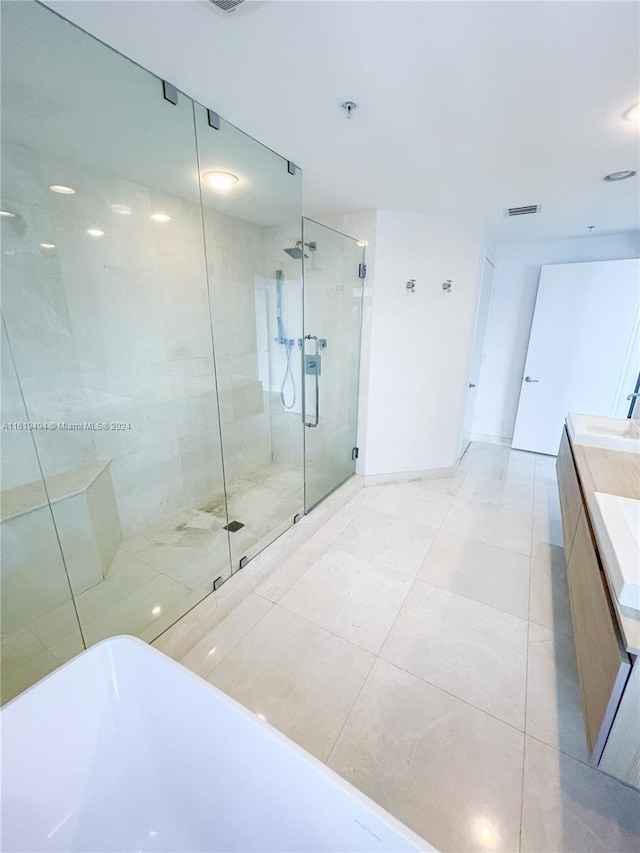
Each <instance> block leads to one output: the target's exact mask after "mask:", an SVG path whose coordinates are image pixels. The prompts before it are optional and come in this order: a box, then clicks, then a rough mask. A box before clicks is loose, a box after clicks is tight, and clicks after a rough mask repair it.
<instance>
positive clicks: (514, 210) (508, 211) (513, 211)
mask: <svg viewBox="0 0 640 853" xmlns="http://www.w3.org/2000/svg"><path fill="white" fill-rule="evenodd" d="M541 210H542V205H541V204H525V205H524V206H523V207H505V209H504V215H505V216H526V215H527V214H528V213H540V211H541Z"/></svg>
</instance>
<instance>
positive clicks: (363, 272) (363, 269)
mask: <svg viewBox="0 0 640 853" xmlns="http://www.w3.org/2000/svg"><path fill="white" fill-rule="evenodd" d="M366 277H367V265H366V264H359V266H358V278H366Z"/></svg>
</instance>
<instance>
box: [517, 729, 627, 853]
mask: <svg viewBox="0 0 640 853" xmlns="http://www.w3.org/2000/svg"><path fill="white" fill-rule="evenodd" d="M521 849H522V851H523V853H532V851H538V852H539V853H551V851H553V853H635V851H637V850H640V792H639V791H635V790H633V789H632V788H628V787H626V786H625V785H623V784H622V783H621V782H617V781H616V780H615V779H612V778H611V777H609V776H606V775H605V774H604V773H601V772H600V771H599V770H595V769H594V768H592V767H588V766H587V765H585V764H582V763H581V762H579V761H576V760H575V759H573V758H570V757H569V756H567V755H563V754H562V753H560V752H557V751H556V750H555V749H553V748H552V747H550V746H546V745H545V744H543V743H540V742H539V741H537V740H533V739H532V738H529V737H528V738H527V739H526V745H525V769H524V796H523V814H522V848H521Z"/></svg>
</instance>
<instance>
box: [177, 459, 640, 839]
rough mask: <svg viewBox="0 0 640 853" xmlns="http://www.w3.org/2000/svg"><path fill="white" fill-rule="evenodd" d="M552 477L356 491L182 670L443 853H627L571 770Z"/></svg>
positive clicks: (586, 773) (616, 804)
mask: <svg viewBox="0 0 640 853" xmlns="http://www.w3.org/2000/svg"><path fill="white" fill-rule="evenodd" d="M554 463H555V460H554V459H551V458H548V457H539V456H535V455H533V454H527V453H522V452H517V451H510V450H509V449H508V448H505V447H500V446H493V445H483V444H475V443H474V444H473V445H472V446H471V447H470V449H469V451H468V452H467V454H466V455H465V457H464V459H463V460H462V463H461V465H460V468H459V470H458V472H457V473H456V474H455V475H453V476H450V477H441V478H433V479H428V480H421V481H417V482H411V483H402V484H394V485H383V486H375V487H368V488H364V489H362V490H360V491H359V492H358V493H357V494H356V495H355V497H353V498H352V499H351V500H350V501H349V502H348V503H347V504H346V505H345V506H344V507H343V508H342V509H340V510H339V511H338V512H337V513H336V514H335V515H334V516H333V517H332V518H330V519H329V521H328V522H327V523H326V524H325V525H324V526H323V527H321V528H320V530H319V531H318V532H317V533H315V534H314V535H313V536H311V538H309V539H308V540H307V541H306V542H305V543H304V544H303V545H302V547H300V548H299V549H298V550H297V551H296V552H295V553H294V555H293V556H291V557H289V558H288V559H286V560H285V561H284V562H283V563H282V564H281V565H279V566H278V568H277V569H276V570H275V571H274V572H273V573H272V574H271V575H270V576H269V577H267V579H266V580H264V581H263V582H262V584H261V585H260V586H259V587H258V588H257V590H256V591H255V592H253V593H252V594H251V595H249V597H247V598H245V600H244V601H243V602H242V603H241V604H240V605H239V606H237V607H236V608H235V610H233V611H231V613H230V614H229V615H228V616H227V617H226V618H225V619H224V620H223V621H222V622H220V623H219V624H218V625H217V627H215V628H214V629H213V630H212V631H211V632H210V633H209V634H207V635H206V636H205V637H204V638H203V639H200V641H199V642H198V643H197V644H196V645H194V646H193V647H192V648H190V649H188V650H187V651H186V652H185V650H184V647H183V648H182V650H181V654H180V659H181V660H182V662H183V663H184V664H185V665H186V666H188V667H190V668H191V669H193V670H194V671H195V672H197V673H199V674H200V675H202V676H203V677H205V678H207V679H208V680H209V681H210V682H212V683H213V684H215V685H216V686H218V687H219V688H221V689H222V690H224V691H225V692H227V693H229V694H230V695H231V696H233V697H235V698H236V699H238V700H239V701H240V702H242V703H243V704H244V705H246V706H247V707H249V708H251V709H252V710H253V711H255V712H256V713H257V714H260V715H261V716H263V717H264V718H266V719H267V720H268V721H269V722H270V723H272V724H273V725H274V726H275V727H276V728H278V729H280V730H281V731H283V732H284V733H285V734H287V735H288V736H289V737H291V738H292V739H293V740H295V741H296V742H298V743H299V744H301V745H302V746H303V747H305V748H306V749H308V750H309V751H310V752H311V753H313V754H314V755H316V756H317V757H318V758H320V759H321V760H322V761H324V762H326V763H327V764H328V765H329V766H330V767H332V768H333V769H334V770H336V771H337V772H338V773H340V774H341V775H342V776H344V777H345V778H346V779H348V780H349V781H351V782H352V783H353V784H354V785H356V786H357V787H359V788H360V789H361V790H363V791H364V792H365V793H367V794H368V795H369V796H371V797H372V798H373V799H374V800H376V801H377V802H379V803H380V804H381V805H382V806H384V807H385V808H386V809H388V810H389V811H390V812H392V813H393V814H394V815H396V816H397V817H398V818H400V819H401V820H402V821H404V822H405V823H406V824H408V825H409V826H410V827H411V828H413V829H414V830H415V831H417V832H418V833H419V834H421V835H422V836H423V837H424V838H425V839H427V840H428V841H430V842H431V843H432V844H434V845H435V846H436V847H438V848H439V849H441V850H442V851H472V850H506V851H517V850H523V851H579V853H595V851H607V853H613V852H614V851H617V853H621V851H625V853H627V851H628V853H631V851H638V850H640V793H639V792H637V791H634V790H632V789H630V788H628V787H625V786H624V785H622V784H621V783H619V782H617V781H615V780H613V779H611V778H609V777H607V776H605V775H604V774H602V773H600V772H598V771H597V770H594V769H593V768H591V767H589V766H588V765H587V764H586V763H585V762H586V745H585V741H584V735H583V728H582V712H581V708H580V694H579V687H578V681H577V672H576V662H575V655H574V651H573V641H572V628H571V617H570V612H569V599H568V592H567V587H566V582H565V572H564V565H563V558H562V548H561V545H562V540H561V525H560V515H559V506H558V499H557V490H556V479H555V469H554ZM194 613H195V611H194ZM191 617H192V619H193V614H191ZM163 648H164V650H165V651H167V652H169V653H170V652H171V644H170V643H165V644H164V646H163ZM176 648H177V646H176Z"/></svg>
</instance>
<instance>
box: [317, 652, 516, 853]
mask: <svg viewBox="0 0 640 853" xmlns="http://www.w3.org/2000/svg"><path fill="white" fill-rule="evenodd" d="M523 739H524V738H523V735H522V734H521V733H520V732H517V731H516V730H515V729H513V728H511V727H510V726H507V725H505V724H504V723H501V722H500V721H499V720H496V719H494V718H493V717H490V716H488V715H487V714H484V713H482V711H478V710H477V709H475V708H472V707H470V706H469V705H467V704H465V703H464V702H461V701H460V700H458V699H456V698H455V697H453V696H450V695H449V694H447V693H444V692H443V691H441V690H438V688H437V687H434V686H432V685H430V684H426V683H425V682H424V681H421V680H420V679H418V678H416V677H414V676H412V675H410V674H408V673H406V672H402V671H401V670H399V669H397V668H396V667H394V666H391V665H390V664H388V663H385V662H384V661H380V660H378V661H377V662H376V664H375V666H374V668H373V671H372V673H371V675H370V677H369V678H368V679H367V683H366V685H365V687H364V689H363V690H362V693H361V694H360V696H359V698H358V701H357V702H356V704H355V706H354V708H353V711H352V712H351V714H350V715H349V719H348V720H347V723H346V725H345V727H344V729H343V730H342V732H341V734H340V737H339V739H338V742H337V744H336V746H335V748H334V750H333V752H332V753H331V756H330V758H329V766H330V767H332V768H333V769H334V770H336V771H337V772H338V773H339V774H340V775H341V776H343V777H344V778H346V779H347V780H348V781H349V782H351V783H352V784H354V785H355V786H356V787H358V788H360V790H362V791H364V793H365V794H367V795H368V796H370V797H371V798H372V799H373V800H375V801H376V802H378V803H379V804H380V805H381V806H383V808H385V809H387V810H388V811H390V812H391V813H392V814H394V815H395V816H396V817H398V818H399V819H400V820H402V821H404V822H405V823H406V824H407V825H408V826H409V827H411V828H412V829H413V830H414V831H416V832H417V833H418V834H419V835H421V836H422V837H423V838H424V839H425V840H426V841H428V842H429V843H431V844H433V845H434V846H435V847H436V848H437V849H438V850H442V851H456V853H459V851H476V850H478V851H485V850H487V849H490V850H496V851H498V850H504V851H514V850H517V849H518V831H519V827H520V793H521V780H522V760H523V755H522V754H523Z"/></svg>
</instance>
